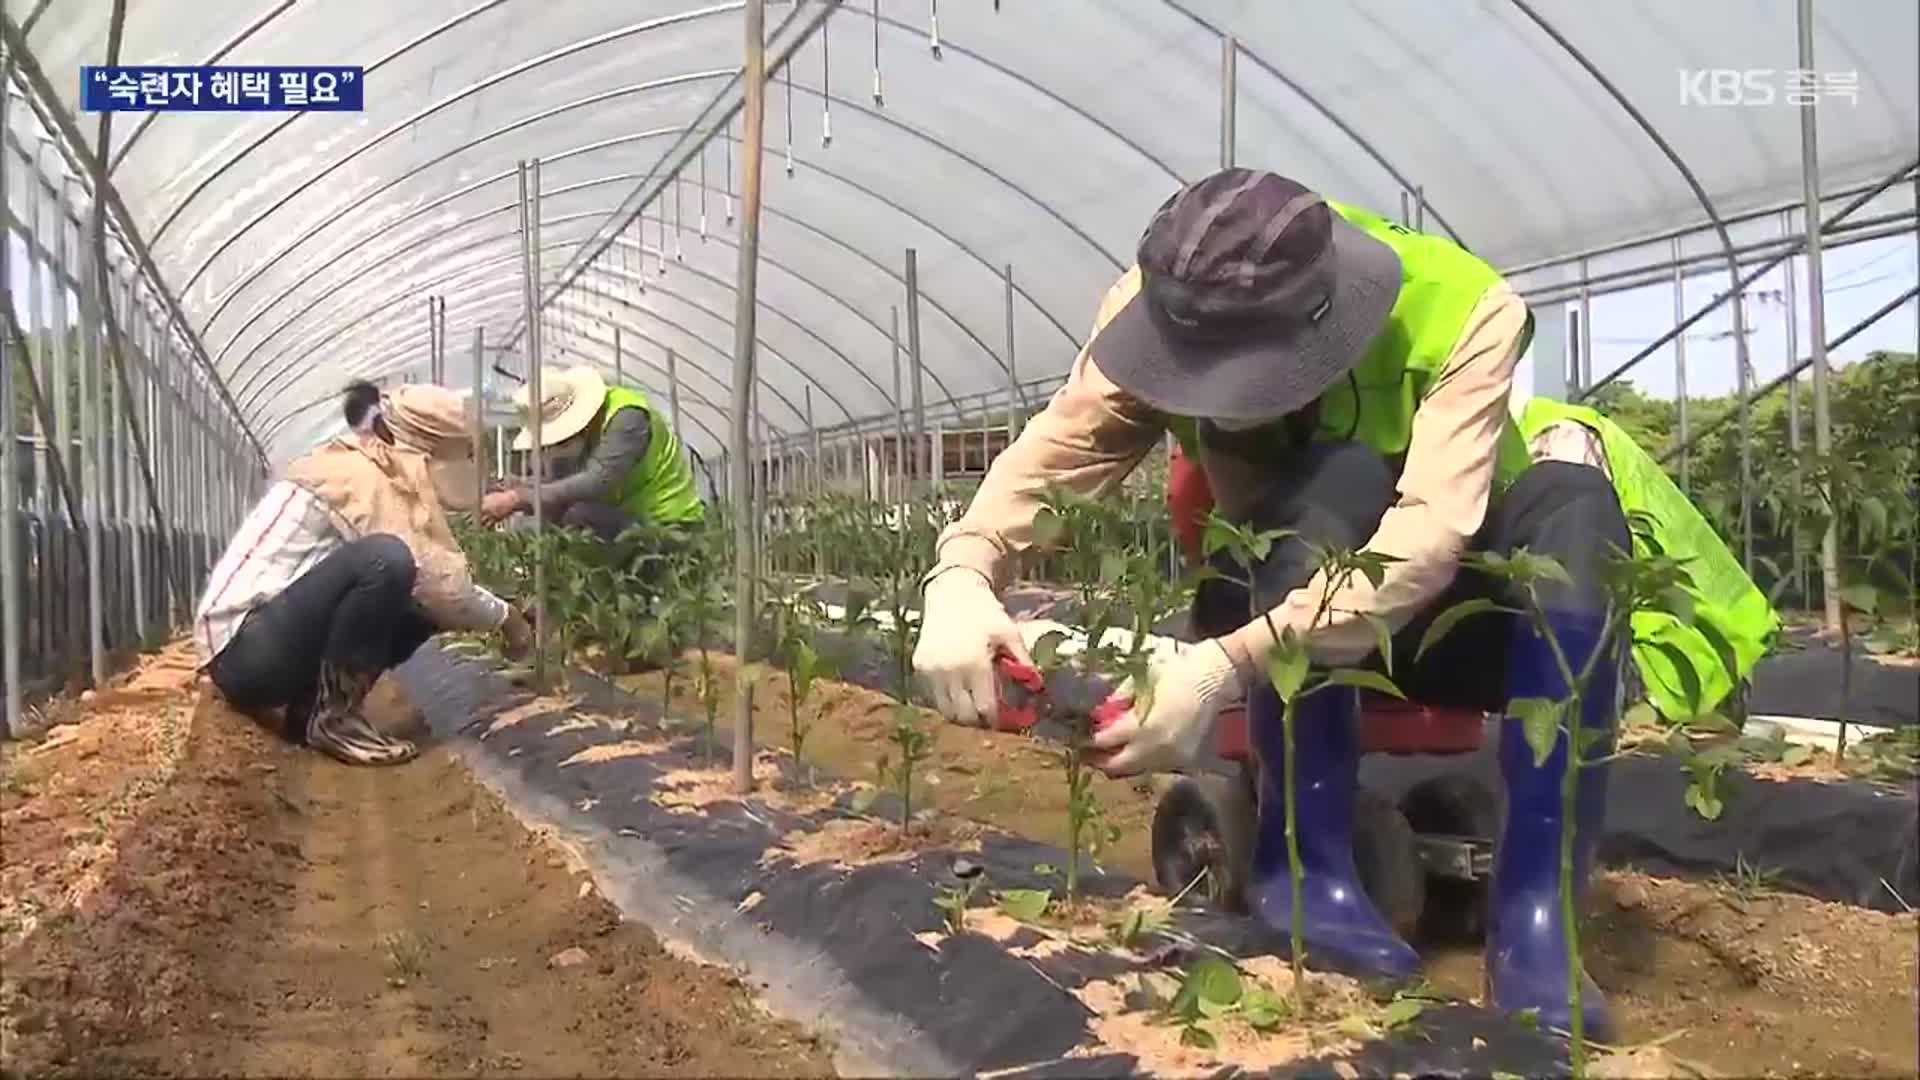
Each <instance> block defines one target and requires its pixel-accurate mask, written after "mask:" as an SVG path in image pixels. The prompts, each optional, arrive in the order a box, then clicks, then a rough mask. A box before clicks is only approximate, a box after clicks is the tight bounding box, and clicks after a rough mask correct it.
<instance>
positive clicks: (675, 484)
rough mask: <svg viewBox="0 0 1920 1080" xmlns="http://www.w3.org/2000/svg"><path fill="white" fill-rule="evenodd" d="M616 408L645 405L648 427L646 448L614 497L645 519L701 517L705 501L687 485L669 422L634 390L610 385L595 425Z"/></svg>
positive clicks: (686, 467) (685, 465)
mask: <svg viewBox="0 0 1920 1080" xmlns="http://www.w3.org/2000/svg"><path fill="white" fill-rule="evenodd" d="M621 409H645V410H646V412H647V422H648V424H649V427H650V429H651V432H650V434H649V435H648V437H647V452H646V453H645V454H643V455H641V457H640V460H639V461H637V462H635V463H634V465H633V467H632V468H631V469H628V470H627V475H626V476H625V477H624V478H622V479H621V481H620V486H619V487H617V488H616V489H615V490H614V501H615V502H616V503H618V504H619V506H620V508H621V509H623V510H625V511H626V512H627V513H629V514H632V515H633V516H634V520H636V521H641V522H645V523H646V524H649V525H676V524H682V523H686V522H693V521H699V520H701V519H702V518H704V517H705V516H706V505H705V504H704V503H702V502H701V501H700V493H699V491H698V490H697V489H695V487H694V485H693V466H692V465H691V464H690V463H689V462H688V461H687V455H686V454H685V453H683V452H682V451H681V449H680V440H679V439H676V438H674V435H673V428H672V426H671V425H669V424H668V423H667V422H666V420H665V419H663V418H662V417H661V416H660V410H658V409H656V408H654V407H653V405H652V403H651V402H649V401H648V400H647V396H646V395H645V394H643V393H641V392H640V391H638V390H634V389H631V388H629V387H625V386H610V387H608V388H607V404H606V409H605V415H604V416H603V417H602V418H601V421H600V424H601V430H603V431H604V430H605V429H606V425H607V424H609V423H611V422H612V421H613V416H614V414H615V413H617V412H619V411H620V410H621Z"/></svg>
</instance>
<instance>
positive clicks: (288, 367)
mask: <svg viewBox="0 0 1920 1080" xmlns="http://www.w3.org/2000/svg"><path fill="white" fill-rule="evenodd" d="M563 246H564V242H556V243H554V244H550V245H546V246H545V247H543V249H542V252H541V254H543V255H544V254H546V253H547V252H550V251H557V250H560V249H561V248H562V247H563ZM516 257H517V256H505V257H495V258H491V259H487V260H483V261H480V262H476V263H474V264H470V265H468V266H464V267H461V268H459V269H457V270H452V271H449V272H447V273H446V274H443V275H441V276H440V277H439V278H435V279H431V280H429V281H428V282H426V283H424V284H423V286H422V287H429V286H434V285H444V284H446V283H448V282H451V281H453V280H455V279H458V278H461V277H464V276H467V275H470V274H474V273H481V272H485V271H488V270H491V269H493V268H494V267H497V266H498V265H499V264H500V263H502V262H506V261H509V260H510V259H511V258H516ZM468 295H471V294H468ZM412 297H413V294H412V293H404V292H403V293H399V294H396V295H395V296H393V297H392V298H390V299H389V300H388V301H387V302H386V303H384V304H381V305H379V306H378V307H376V308H375V309H374V310H373V311H370V312H368V313H367V314H366V315H365V316H363V317H362V318H361V319H360V320H356V321H353V322H343V323H341V324H339V325H337V326H335V327H334V328H332V329H331V330H329V331H327V332H326V334H324V335H323V336H322V337H321V338H320V339H319V340H316V341H313V342H312V343H311V344H309V345H308V346H307V347H306V349H305V351H304V352H302V353H301V355H300V356H299V357H297V358H295V359H294V360H292V361H289V362H288V363H287V364H285V365H283V366H281V367H279V368H277V369H275V371H274V373H273V374H272V375H271V376H270V377H269V378H268V380H267V382H266V384H265V385H263V386H258V387H251V388H250V389H249V390H248V391H247V393H248V408H249V409H252V408H255V407H257V404H258V403H259V401H260V400H261V397H262V396H263V395H267V394H275V393H279V392H281V390H283V389H284V388H285V384H286V379H285V377H286V376H287V375H288V374H290V373H293V372H296V371H299V370H301V369H302V365H300V364H299V363H298V361H299V360H305V359H307V358H308V357H310V356H311V355H312V354H313V353H314V352H316V351H318V350H319V349H321V348H323V347H325V346H327V345H329V344H330V343H331V342H332V340H333V339H334V338H336V337H338V336H340V335H341V334H343V333H346V332H348V331H349V329H357V330H376V329H384V328H385V327H386V326H388V325H390V324H391V323H392V322H394V321H396V320H391V319H389V320H386V321H383V322H381V323H380V324H378V325H377V326H375V325H370V320H371V319H372V318H373V317H375V316H376V315H378V314H380V313H381V312H383V311H387V310H390V309H392V308H394V307H396V306H398V305H400V304H402V303H403V302H405V301H407V300H409V299H411V298H412ZM460 306H461V307H462V308H466V309H471V308H473V307H475V306H477V305H475V304H473V303H471V302H463V303H462V304H461V305H460ZM403 318H405V317H404V316H403ZM662 322H665V320H662ZM670 325H672V324H670ZM674 328H675V329H678V330H680V332H681V333H683V334H685V335H686V336H687V337H689V338H691V339H693V340H695V341H698V342H699V343H700V344H702V345H705V346H707V347H708V348H715V349H716V351H718V350H717V347H715V346H714V345H713V344H712V343H711V342H709V341H707V340H706V339H705V338H703V337H701V336H700V335H698V334H694V333H691V332H690V331H687V330H685V329H684V328H682V327H679V326H677V325H675V327H674ZM417 336H418V335H417V334H416V335H411V336H403V337H401V338H399V339H398V340H400V341H402V342H405V343H406V344H405V346H404V348H403V349H400V350H398V351H406V350H409V349H411V348H413V347H414V345H413V342H414V339H415V338H416V337H417ZM655 344H659V343H658V342H655ZM295 347H296V348H297V347H298V346H295ZM662 347H663V348H664V346H662ZM395 351H396V350H395V349H388V350H387V351H386V352H384V353H380V354H377V355H378V356H379V357H380V359H379V361H378V362H379V363H385V362H387V361H386V357H389V356H391V355H392V354H393V353H394V352H395ZM689 360H691V357H689ZM690 366H691V369H692V370H694V371H698V372H699V373H700V374H701V375H703V376H705V377H706V378H708V379H710V380H712V381H713V383H714V385H716V386H718V387H721V388H723V389H726V388H728V384H727V383H726V382H724V381H723V380H721V379H720V378H719V377H718V376H716V375H714V374H713V373H712V372H711V371H709V370H707V369H706V368H704V367H701V366H700V365H699V364H691V365H690ZM761 385H763V386H765V388H766V389H767V390H768V391H770V392H771V393H772V394H773V395H774V397H775V398H776V399H777V400H779V401H780V402H781V403H782V404H784V405H786V406H787V408H788V409H789V410H791V411H793V412H794V413H795V415H799V410H798V409H797V408H795V407H794V405H793V403H792V401H791V400H789V399H788V398H787V397H786V396H785V395H784V394H783V393H782V392H781V391H780V390H779V389H778V388H776V387H773V386H771V385H769V384H767V383H766V382H765V381H764V380H761ZM263 415H264V414H263Z"/></svg>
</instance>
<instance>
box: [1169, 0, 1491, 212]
mask: <svg viewBox="0 0 1920 1080" xmlns="http://www.w3.org/2000/svg"><path fill="white" fill-rule="evenodd" d="M1161 2H1162V3H1164V4H1166V5H1167V6H1168V7H1170V8H1172V9H1173V10H1174V11H1177V12H1179V13H1180V14H1182V15H1185V16H1186V17H1187V18H1188V19H1190V20H1192V21H1193V22H1194V23H1195V24H1196V25H1198V26H1201V27H1204V28H1205V29H1207V30H1209V31H1211V32H1212V33H1214V34H1216V35H1218V36H1219V37H1220V38H1221V39H1223V40H1224V39H1226V38H1228V37H1230V36H1232V35H1229V34H1228V33H1227V32H1226V31H1224V30H1222V29H1220V28H1219V27H1218V26H1215V25H1214V24H1213V23H1212V22H1209V21H1208V20H1207V18H1206V17H1205V16H1204V15H1197V14H1195V13H1193V12H1192V11H1189V10H1187V8H1186V7H1185V6H1184V5H1182V4H1181V3H1180V2H1179V0H1161ZM1234 43H1235V46H1236V47H1237V48H1238V49H1239V50H1240V51H1241V52H1243V53H1246V54H1247V59H1249V60H1252V61H1253V63H1254V66H1256V67H1258V68H1259V69H1260V70H1262V71H1264V72H1266V73H1267V74H1268V75H1271V76H1273V77H1274V78H1275V79H1278V80H1280V82H1281V84H1282V85H1284V86H1285V87H1286V88H1287V89H1289V90H1291V91H1293V92H1294V94H1295V95H1296V96H1298V97H1299V98H1300V100H1301V101H1304V102H1306V103H1307V104H1308V105H1309V106H1311V107H1312V108H1313V111H1314V112H1317V113H1319V114H1320V115H1321V116H1322V117H1324V118H1326V121H1327V122H1328V123H1329V124H1332V125H1333V126H1334V127H1335V128H1336V129H1337V130H1338V131H1339V132H1340V133H1341V134H1342V135H1345V136H1346V137H1347V138H1348V139H1351V140H1352V141H1353V144H1354V145H1355V146H1358V147H1359V148H1360V149H1361V151H1362V152H1364V153H1365V154H1366V155H1367V156H1368V157H1369V158H1372V159H1373V163H1374V164H1375V165H1378V166H1380V168H1381V169H1382V170H1383V171H1384V172H1386V174H1387V175H1388V176H1391V177H1393V179H1394V182H1395V183H1398V184H1399V185H1400V186H1401V188H1402V189H1404V190H1406V191H1416V190H1419V186H1418V185H1417V184H1415V183H1414V182H1413V181H1411V180H1409V179H1407V177H1406V174H1405V173H1402V172H1401V171H1400V169H1399V168H1398V167H1397V166H1395V165H1394V163H1393V162H1391V161H1389V160H1388V159H1387V156H1386V155H1385V154H1383V153H1381V152H1380V149H1379V148H1378V147H1376V146H1374V145H1373V143H1372V141H1371V140H1369V139H1368V138H1367V137H1366V136H1364V135H1362V134H1360V133H1359V132H1358V131H1355V130H1354V128H1353V125H1351V124H1349V123H1347V122H1346V121H1345V120H1344V119H1342V118H1341V116H1340V114H1339V113H1336V112H1334V111H1333V110H1332V109H1331V108H1328V107H1327V105H1326V103H1324V102H1322V101H1321V100H1320V99H1319V98H1317V97H1315V96H1314V95H1313V94H1312V93H1311V92H1309V91H1308V90H1307V88H1306V87H1304V86H1301V85H1300V83H1299V82H1297V81H1296V80H1295V79H1294V78H1293V77H1292V76H1290V75H1288V74H1287V73H1286V72H1284V71H1281V70H1280V68H1279V66H1278V65H1276V64H1274V63H1273V62H1271V61H1269V60H1268V59H1267V58H1266V57H1264V56H1261V55H1260V54H1259V53H1257V52H1255V51H1254V50H1253V49H1250V48H1248V47H1247V45H1246V43H1244V42H1242V41H1240V39H1239V38H1234ZM1423 194H1424V193H1423ZM1423 201H1424V202H1425V203H1426V206H1427V210H1428V212H1429V213H1431V214H1432V215H1433V220H1434V221H1435V222H1437V223H1438V224H1439V226H1440V227H1441V228H1442V229H1445V230H1446V231H1447V236H1448V237H1449V238H1450V239H1452V240H1453V242H1454V243H1456V244H1459V245H1460V246H1461V247H1470V245H1469V244H1468V243H1467V242H1466V241H1465V240H1462V239H1461V238H1460V233H1459V231H1458V230H1456V229H1455V228H1454V227H1453V225H1452V223H1451V222H1449V221H1448V220H1447V218H1446V215H1444V214H1442V213H1441V212H1440V210H1439V208H1438V207H1436V206H1434V205H1433V202H1432V200H1429V199H1424V198H1423Z"/></svg>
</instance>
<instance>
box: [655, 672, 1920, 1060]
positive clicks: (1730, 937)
mask: <svg viewBox="0 0 1920 1080" xmlns="http://www.w3.org/2000/svg"><path fill="white" fill-rule="evenodd" d="M720 667H721V670H722V671H723V672H724V673H725V674H726V677H725V678H724V679H723V680H722V682H721V686H722V697H723V701H722V707H721V709H720V714H719V715H720V717H721V718H722V719H723V720H724V719H725V718H727V717H730V716H731V715H732V689H733V682H732V677H731V674H732V670H733V668H732V662H731V660H730V658H729V659H725V660H722V661H721V662H720ZM620 681H621V682H622V684H624V685H628V686H629V687H631V688H632V689H634V690H635V691H636V692H639V693H643V694H650V695H652V696H653V697H655V698H656V699H657V698H658V696H659V694H660V691H661V680H660V676H659V675H658V673H653V674H648V675H643V676H633V677H627V678H622V679H621V680H620ZM691 683H692V680H691V679H690V678H680V679H678V680H676V682H675V685H674V691H675V710H674V711H675V716H676V717H677V718H679V719H680V720H681V721H682V722H683V723H684V724H689V725H697V721H698V717H699V715H700V709H699V707H698V704H697V702H696V701H694V700H693V699H692V698H691V696H689V695H690V694H691ZM814 693H815V698H814V700H813V702H812V713H811V714H810V715H809V717H808V718H807V722H808V723H809V725H810V729H811V730H810V732H809V734H808V735H807V741H806V747H807V754H808V757H809V758H810V759H811V760H812V761H814V762H815V763H816V764H817V765H818V766H819V767H820V768H821V769H823V770H825V771H828V772H831V773H834V774H837V775H840V776H843V777H849V778H854V779H861V780H870V779H871V778H872V773H873V764H872V763H873V758H874V755H875V754H876V753H877V750H878V748H879V747H881V746H883V745H884V744H885V738H886V734H885V732H886V728H887V725H888V723H889V715H888V712H887V707H888V706H887V701H886V699H885V698H884V697H883V695H880V694H877V693H875V692H873V691H870V690H866V689H863V688H860V687H850V686H845V685H842V684H837V683H822V684H816V690H815V692H814ZM755 715H756V717H757V718H758V719H757V720H756V723H755V737H756V738H757V739H758V740H759V741H761V742H762V743H764V744H766V745H768V746H772V747H781V746H784V745H785V744H786V739H787V729H788V713H787V695H786V681H785V678H784V677H783V676H780V675H768V676H766V677H765V678H764V679H763V681H762V682H761V684H760V686H759V688H758V689H757V690H756V692H755ZM925 730H926V731H927V733H928V734H929V735H931V736H932V737H933V756H932V757H931V758H930V759H929V760H928V761H927V763H926V764H925V765H924V766H923V773H924V780H923V783H924V784H925V785H926V790H928V791H929V792H930V793H931V794H930V801H931V802H932V803H933V804H934V805H935V806H937V807H938V808H939V809H940V810H941V811H943V812H946V813H951V814H958V815H964V816H966V817H971V818H975V819H978V820H982V821H987V822H991V823H993V824H996V825H999V826H1001V827H1003V828H1007V829H1012V830H1014V831H1017V832H1020V833H1022V834H1024V835H1027V836H1030V837H1033V838H1035V839H1039V840H1045V841H1047V842H1050V843H1056V844H1058V843H1063V842H1064V840H1065V798H1064V795H1065V793H1064V790H1063V789H1064V782H1063V779H1062V775H1061V772H1060V768H1059V766H1058V764H1057V763H1056V761H1055V754H1054V753H1053V751H1052V750H1051V748H1049V747H1048V746H1046V745H1044V744H1041V743H1038V742H1036V741H1035V740H1032V739H1027V738H1024V737H1021V736H1010V735H999V734H990V733H985V732H980V731H976V730H973V729H969V728H961V727H958V726H956V725H952V724H944V723H940V722H938V721H937V720H934V719H932V718H931V717H930V718H928V720H927V721H926V724H925ZM1096 788H1097V791H1098V796H1099V799H1100V803H1101V805H1102V807H1103V809H1104V811H1105V813H1106V815H1107V820H1108V821H1109V822H1111V823H1112V824H1114V825H1116V826H1118V827H1119V828H1120V830H1121V838H1120V840H1119V842H1118V843H1116V844H1115V845H1113V846H1112V847H1111V848H1109V849H1108V850H1107V851H1105V852H1104V853H1103V855H1102V861H1103V862H1104V863H1105V864H1106V865H1108V866H1110V867H1113V868H1114V869H1117V870H1119V871H1122V872H1125V873H1127V874H1130V875H1132V876H1134V877H1138V878H1142V879H1145V880H1148V881H1151V880H1152V878H1153V868H1152V865H1151V862H1150V855H1149V827H1150V823H1151V821H1152V816H1153V795H1152V794H1151V792H1150V791H1148V790H1146V789H1145V787H1144V785H1139V784H1134V783H1126V782H1116V781H1107V780H1104V779H1101V780H1098V781H1096ZM1674 812H1675V813H1685V812H1686V811H1685V810H1684V808H1682V807H1679V806H1676V807H1675V808H1674ZM1739 885H1740V883H1737V882H1727V883H1719V884H1715V883H1707V882H1690V881H1675V880H1670V879H1659V878H1652V877H1648V876H1646V875H1643V874H1635V873H1628V872H1606V873H1602V874H1600V875H1599V876H1598V877H1597V879H1596V884H1595V887H1594V889H1593V891H1592V892H1593V895H1592V898H1591V902H1590V908H1589V910H1590V918H1589V922H1588V926H1587V931H1586V943H1587V946H1588V948H1587V956H1588V965H1589V970H1591V972H1592V973H1593V975H1594V978H1595V980H1596V981H1597V982H1598V983H1599V984H1600V986H1601V988H1602V989H1603V990H1605V991H1607V992H1608V993H1609V994H1610V995H1611V1001H1612V1007H1613V1010H1614V1013H1615V1016H1616V1018H1617V1020H1618V1021H1619V1023H1620V1025H1621V1027H1622V1029H1623V1032H1622V1034H1623V1037H1624V1038H1625V1039H1626V1040H1629V1041H1633V1042H1642V1041H1648V1040H1658V1039H1670V1041H1669V1042H1667V1043H1665V1044H1664V1045H1665V1048H1666V1049H1668V1050H1670V1051H1671V1052H1672V1053H1674V1054H1676V1055H1678V1056H1679V1057H1681V1058H1685V1059H1689V1060H1694V1061H1698V1062H1701V1063H1703V1064H1705V1065H1707V1066H1708V1067H1710V1068H1712V1069H1714V1070H1717V1071H1719V1072H1720V1073H1722V1074H1725V1075H1733V1076H1786V1075H1839V1076H1903V1077H1909V1076H1915V1075H1920V1026H1917V1025H1916V1017H1917V1016H1920V981H1917V980H1920V958H1917V954H1920V921H1916V919H1915V917H1914V916H1913V915H1911V914H1907V915H1897V916H1896V915H1886V914H1882V913H1880V912H1875V911H1868V910H1864V909H1861V908H1855V907H1848V906H1846V905H1842V904H1829V903H1824V902H1821V901H1818V900H1813V899H1810V898H1808V897H1804V896H1799V895H1795V894H1791V893H1784V892H1775V891H1772V890H1770V889H1768V888H1766V887H1765V885H1764V882H1760V881H1758V880H1756V881H1754V882H1749V883H1747V887H1745V888H1741V887H1737V886H1739ZM1417 944H1418V945H1419V947H1420V950H1421V952H1422V954H1423V955H1424V956H1425V957H1426V960H1427V964H1428V970H1429V974H1430V975H1431V977H1432V979H1433V981H1434V982H1435V984H1436V985H1438V986H1440V987H1441V988H1443V989H1445V990H1447V991H1449V992H1451V993H1454V994H1457V995H1460V996H1463V997H1467V998H1477V997H1478V996H1479V993H1480V981H1481V948H1480V945H1479V944H1478V943H1472V944H1464V945H1463V944H1450V943H1444V942H1420V943H1417Z"/></svg>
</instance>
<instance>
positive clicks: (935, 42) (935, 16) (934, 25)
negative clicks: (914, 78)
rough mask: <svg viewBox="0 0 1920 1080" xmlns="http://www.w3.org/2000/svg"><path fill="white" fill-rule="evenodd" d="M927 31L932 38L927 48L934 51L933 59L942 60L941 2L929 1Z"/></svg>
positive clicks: (928, 41)
mask: <svg viewBox="0 0 1920 1080" xmlns="http://www.w3.org/2000/svg"><path fill="white" fill-rule="evenodd" d="M927 29H928V32H929V33H930V35H931V36H930V37H929V38H928V39H927V46H928V47H929V48H931V49H932V50H933V58H934V59H935V60H938V59H940V0H927Z"/></svg>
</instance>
